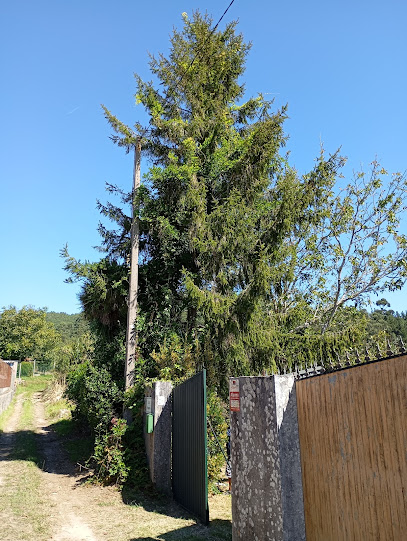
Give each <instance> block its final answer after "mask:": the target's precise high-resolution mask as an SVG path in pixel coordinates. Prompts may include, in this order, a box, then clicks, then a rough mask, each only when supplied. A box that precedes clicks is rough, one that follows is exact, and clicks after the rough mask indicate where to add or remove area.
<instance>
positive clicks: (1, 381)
mask: <svg viewBox="0 0 407 541" xmlns="http://www.w3.org/2000/svg"><path fill="white" fill-rule="evenodd" d="M11 372H12V370H11V367H10V366H9V365H8V364H7V363H5V362H4V361H2V360H0V389H5V388H6V387H10V385H11Z"/></svg>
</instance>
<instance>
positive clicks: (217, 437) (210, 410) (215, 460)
mask: <svg viewBox="0 0 407 541" xmlns="http://www.w3.org/2000/svg"><path fill="white" fill-rule="evenodd" d="M207 416H208V421H209V422H208V435H207V439H208V481H209V485H210V488H211V489H212V490H213V488H214V485H215V484H216V482H217V481H219V479H220V477H223V476H224V475H223V474H222V473H221V470H222V468H223V467H224V466H225V462H226V461H225V454H226V442H227V428H228V425H227V422H226V419H227V408H226V404H225V403H224V402H223V401H222V399H221V398H220V397H219V396H218V395H217V393H216V391H213V390H208V398H207Z"/></svg>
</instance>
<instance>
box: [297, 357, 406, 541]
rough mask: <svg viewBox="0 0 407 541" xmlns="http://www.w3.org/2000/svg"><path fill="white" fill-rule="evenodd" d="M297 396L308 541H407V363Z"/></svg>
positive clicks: (390, 362) (361, 372) (331, 377)
mask: <svg viewBox="0 0 407 541" xmlns="http://www.w3.org/2000/svg"><path fill="white" fill-rule="evenodd" d="M296 392H297V406H298V424H299V434H300V446H301V465H302V476H303V488H304V507H305V524H306V534H307V541H369V540H383V541H391V540H394V541H402V540H404V539H407V357H406V356H403V357H396V358H393V359H386V360H383V361H380V362H376V363H371V364H367V365H362V366H356V367H352V368H349V369H346V370H342V371H339V372H335V373H332V374H324V375H321V376H317V377H314V378H309V379H304V380H300V381H297V383H296Z"/></svg>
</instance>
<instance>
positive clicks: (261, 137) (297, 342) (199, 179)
mask: <svg viewBox="0 0 407 541" xmlns="http://www.w3.org/2000/svg"><path fill="white" fill-rule="evenodd" d="M249 49H250V46H249V45H247V44H245V43H244V40H243V37H242V36H241V35H240V34H238V33H237V32H236V23H231V24H228V25H227V26H226V28H225V29H224V30H219V29H217V28H213V27H212V21H211V19H210V17H208V16H202V15H200V14H199V13H195V14H194V16H193V18H192V19H188V17H187V16H184V22H183V27H182V29H181V30H180V31H178V30H174V32H173V35H172V38H171V48H170V53H169V55H168V57H165V56H164V55H159V56H158V57H154V56H152V57H151V60H150V69H151V73H152V76H153V81H151V82H145V81H143V80H142V79H141V78H140V77H138V76H136V84H137V92H136V101H137V103H138V104H141V105H142V106H143V107H144V109H145V111H146V112H147V113H148V115H149V119H150V120H149V125H148V126H142V125H141V124H139V123H136V124H135V126H134V128H130V127H129V126H127V125H125V124H123V123H122V122H121V121H120V120H119V119H117V118H116V117H115V116H114V115H113V114H112V113H111V112H110V111H108V109H106V108H104V112H105V115H106V118H107V120H108V122H109V123H110V125H111V127H112V129H113V131H114V135H113V136H112V139H113V141H114V142H115V143H116V144H117V145H118V146H119V147H123V148H124V149H125V150H126V151H130V150H132V149H133V148H134V147H135V145H136V141H138V140H140V141H141V146H142V156H143V157H144V158H146V159H148V161H149V165H150V167H149V169H148V171H147V173H146V174H145V175H144V181H143V184H142V186H141V188H139V189H138V191H137V193H134V194H129V193H126V192H125V191H122V190H120V189H119V188H118V187H116V186H113V185H108V187H107V188H108V191H109V192H110V193H112V194H114V195H116V196H118V197H119V198H120V199H121V205H119V206H115V205H114V204H112V203H107V204H105V205H104V204H102V203H99V209H100V211H101V213H102V214H103V215H104V216H105V217H107V218H109V219H111V220H112V221H113V222H114V223H115V224H116V229H115V230H113V231H111V230H109V229H107V228H106V227H105V226H104V225H100V227H99V232H100V234H101V237H102V246H101V250H102V251H104V253H105V257H104V258H103V259H101V261H99V262H96V263H89V262H80V261H77V260H76V259H75V258H73V257H72V256H70V255H69V253H68V251H67V249H66V248H65V249H64V250H63V254H62V255H63V256H64V258H65V262H66V266H65V268H66V270H67V271H68V272H69V273H70V275H71V277H70V279H69V280H79V281H81V282H82V291H81V294H80V301H81V303H82V306H83V310H84V316H85V318H86V319H87V320H88V321H89V324H90V326H91V328H92V331H93V332H94V335H95V337H96V343H95V351H94V354H93V360H92V363H93V366H94V367H96V368H97V370H98V371H101V370H103V367H105V368H106V369H107V370H108V372H109V373H110V375H111V377H112V379H113V380H114V381H115V382H116V383H117V384H118V386H119V388H121V386H122V385H123V367H124V366H123V365H124V349H123V343H124V337H125V328H126V313H127V306H126V295H127V290H128V273H129V264H128V263H129V262H128V260H127V256H128V253H129V232H130V227H131V218H130V217H129V216H128V214H127V209H128V207H129V206H130V203H133V204H134V207H135V209H136V217H137V219H138V221H139V229H140V238H139V240H140V267H139V299H138V300H139V311H138V318H137V321H136V328H137V332H138V352H137V368H136V372H137V373H136V374H135V381H136V382H137V383H140V382H141V383H142V382H143V381H144V380H145V379H146V378H157V377H161V378H168V379H172V380H173V381H175V382H177V381H181V380H182V379H183V378H185V377H188V376H189V375H191V374H193V373H194V372H195V371H197V370H198V369H200V368H201V367H202V366H205V367H206V368H207V370H208V383H209V386H210V388H211V391H212V392H215V391H216V392H217V394H218V395H219V396H223V397H225V396H226V393H227V380H228V376H230V375H234V376H236V375H240V374H253V373H259V372H264V371H268V372H275V371H276V370H282V369H291V368H292V367H293V366H294V365H295V364H303V365H304V364H309V363H314V362H322V363H324V362H326V361H327V359H329V358H330V357H334V358H335V356H337V355H342V354H343V353H345V352H346V351H349V350H350V349H353V348H354V347H355V346H358V345H361V344H363V343H364V342H365V341H366V339H367V338H371V336H370V332H371V329H370V328H369V327H368V320H369V316H368V314H367V313H366V312H363V311H362V310H361V309H360V308H361V307H363V305H364V302H365V301H366V300H367V299H368V298H369V296H370V295H371V294H372V293H378V292H382V291H385V290H388V289H390V290H394V289H397V288H399V287H401V286H402V284H403V283H404V281H405V277H406V261H407V239H406V237H405V236H403V235H401V234H400V233H399V231H398V226H399V220H400V216H401V213H402V211H403V210H404V208H405V202H406V190H405V188H406V181H405V177H404V176H403V175H401V174H399V173H396V174H395V175H393V176H392V177H390V179H389V177H388V175H387V172H386V171H385V170H384V169H383V168H381V167H380V166H379V164H377V163H376V162H374V163H373V164H372V166H371V170H370V172H369V173H365V172H360V173H357V174H356V175H355V177H354V178H353V179H352V180H351V181H350V182H349V183H348V184H347V185H346V186H344V187H343V181H342V180H341V179H342V170H343V166H344V164H345V159H344V158H343V157H341V156H340V154H339V153H338V152H334V153H332V154H331V155H327V154H326V153H325V152H324V151H323V150H321V153H320V155H319V156H318V158H317V160H316V162H315V166H314V168H313V169H312V171H310V172H309V173H307V174H304V175H300V174H299V173H298V172H297V171H296V170H295V169H294V168H292V167H291V166H290V164H289V161H288V156H286V155H285V154H284V145H285V142H286V135H285V133H284V121H285V118H286V108H284V107H283V108H281V109H280V110H275V109H274V106H273V103H272V102H270V101H267V100H266V99H265V98H264V96H262V95H261V94H260V95H258V96H255V97H252V98H249V99H246V98H245V96H244V94H245V92H244V85H243V83H242V82H241V76H242V75H243V73H244V69H245V61H246V57H247V54H248V52H249ZM386 321H387V323H388V320H386ZM387 323H386V324H387ZM76 400H77V402H78V403H79V402H80V401H81V400H82V398H81V396H80V395H78V396H77V397H76ZM136 403H138V402H137V401H136ZM216 404H217V403H216V401H214V404H213V408H214V411H215V410H217V408H218V405H216ZM89 407H90V403H89ZM219 407H220V406H219ZM136 409H137V408H136V407H134V410H136ZM217 417H219V416H217ZM219 425H221V422H220V421H219ZM108 437H110V436H108ZM211 445H212V444H211ZM216 468H217V466H216V465H215V466H214V469H216Z"/></svg>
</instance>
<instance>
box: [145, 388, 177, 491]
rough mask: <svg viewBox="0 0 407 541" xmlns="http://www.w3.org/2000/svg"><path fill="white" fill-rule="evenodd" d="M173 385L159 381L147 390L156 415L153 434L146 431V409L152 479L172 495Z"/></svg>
mask: <svg viewBox="0 0 407 541" xmlns="http://www.w3.org/2000/svg"><path fill="white" fill-rule="evenodd" d="M171 393H172V383H171V382H169V381H157V382H156V383H154V385H153V387H151V388H148V389H146V394H145V398H146V404H147V399H150V400H151V402H150V403H149V404H151V413H152V414H153V415H154V429H153V432H152V433H151V434H147V431H146V407H145V408H144V439H145V444H146V452H147V459H148V463H149V468H150V478H151V481H152V482H153V483H154V485H155V486H156V488H157V489H158V490H160V491H161V492H163V493H165V494H168V495H171V494H172V486H171V433H172V417H171V414H172V404H171Z"/></svg>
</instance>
